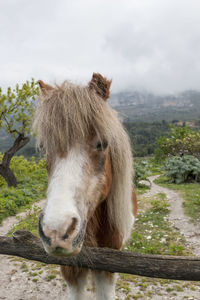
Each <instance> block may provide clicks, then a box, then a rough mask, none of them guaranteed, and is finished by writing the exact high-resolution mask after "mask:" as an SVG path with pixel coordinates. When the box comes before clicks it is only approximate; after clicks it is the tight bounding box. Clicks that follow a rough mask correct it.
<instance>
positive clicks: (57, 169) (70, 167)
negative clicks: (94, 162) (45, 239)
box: [43, 148, 87, 230]
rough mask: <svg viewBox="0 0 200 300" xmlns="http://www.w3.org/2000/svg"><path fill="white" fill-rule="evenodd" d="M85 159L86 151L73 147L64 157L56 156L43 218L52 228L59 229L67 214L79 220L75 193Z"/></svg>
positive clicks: (80, 183) (80, 182)
mask: <svg viewBox="0 0 200 300" xmlns="http://www.w3.org/2000/svg"><path fill="white" fill-rule="evenodd" d="M86 160H87V155H86V153H83V152H82V153H81V150H80V149H76V148H73V149H71V150H70V152H69V154H68V155H67V157H66V158H58V157H57V159H56V161H55V165H54V169H53V172H52V175H51V178H50V182H49V186H48V190H47V205H46V208H45V213H44V220H43V221H44V224H45V225H47V226H48V227H49V228H51V229H52V230H59V227H60V226H62V224H63V222H64V221H65V219H66V217H67V216H69V217H75V218H77V219H78V220H79V221H80V216H79V214H78V209H77V203H76V201H75V194H76V191H77V188H80V187H81V185H82V184H83V166H84V164H85V162H86ZM79 223H80V222H79Z"/></svg>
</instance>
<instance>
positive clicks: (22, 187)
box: [0, 155, 47, 223]
mask: <svg viewBox="0 0 200 300" xmlns="http://www.w3.org/2000/svg"><path fill="white" fill-rule="evenodd" d="M2 157H3V155H0V159H2ZM45 165H46V164H45V161H44V160H43V159H41V160H40V161H39V162H38V163H36V161H35V159H34V157H33V158H32V159H31V161H27V160H26V159H25V158H24V157H23V156H19V157H18V156H14V157H13V158H12V160H11V165H10V168H11V170H12V171H13V172H14V173H15V174H16V176H17V178H18V185H17V187H8V186H7V184H6V182H5V180H4V178H3V177H0V223H1V222H2V220H3V219H4V218H5V217H8V216H12V215H15V214H16V213H17V212H19V211H20V210H22V209H25V208H28V207H30V204H32V203H33V202H36V201H38V200H40V199H41V198H42V197H44V196H45V190H46V186H47V174H46V166H45Z"/></svg>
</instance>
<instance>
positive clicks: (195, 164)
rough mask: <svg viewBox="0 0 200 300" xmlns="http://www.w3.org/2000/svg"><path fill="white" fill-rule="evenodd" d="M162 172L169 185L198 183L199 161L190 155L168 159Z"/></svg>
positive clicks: (199, 179) (199, 175)
mask: <svg viewBox="0 0 200 300" xmlns="http://www.w3.org/2000/svg"><path fill="white" fill-rule="evenodd" d="M163 170H164V171H165V175H166V176H167V177H169V178H170V182H171V183H177V184H180V183H183V182H192V181H196V182H199V181H200V161H199V160H198V159H197V158H196V157H194V156H192V155H185V156H182V157H179V156H175V157H171V158H169V159H168V160H167V162H166V164H165V165H164V167H163Z"/></svg>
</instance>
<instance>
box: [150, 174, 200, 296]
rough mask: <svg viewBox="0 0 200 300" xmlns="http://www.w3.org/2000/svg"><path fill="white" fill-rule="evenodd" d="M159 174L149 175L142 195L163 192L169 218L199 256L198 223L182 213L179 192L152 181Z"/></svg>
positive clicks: (199, 230)
mask: <svg viewBox="0 0 200 300" xmlns="http://www.w3.org/2000/svg"><path fill="white" fill-rule="evenodd" d="M159 176H160V175H156V176H151V177H149V180H150V182H151V189H150V191H149V192H147V193H146V194H145V195H144V196H145V197H151V196H153V195H155V194H157V193H164V194H165V195H166V197H167V199H168V202H169V204H170V213H169V220H170V221H171V222H172V223H173V225H174V226H175V227H176V228H177V229H178V230H179V231H180V233H181V234H183V235H184V237H185V239H186V241H187V243H188V245H189V246H190V248H191V252H192V253H193V254H194V255H196V256H200V224H199V225H194V224H193V223H191V222H190V220H189V218H188V217H187V216H186V215H185V214H184V211H183V207H182V202H183V199H182V198H181V197H180V195H179V193H177V192H175V191H173V190H170V189H167V188H164V187H161V186H159V185H157V184H155V183H154V182H153V181H154V180H155V179H156V178H158V177H159ZM199 299H200V298H199Z"/></svg>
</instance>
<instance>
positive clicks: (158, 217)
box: [126, 193, 189, 255]
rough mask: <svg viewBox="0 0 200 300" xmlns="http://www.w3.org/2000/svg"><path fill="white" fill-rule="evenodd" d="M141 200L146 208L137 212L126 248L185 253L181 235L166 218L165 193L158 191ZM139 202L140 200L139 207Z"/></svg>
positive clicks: (142, 251) (153, 252) (163, 252)
mask: <svg viewBox="0 0 200 300" xmlns="http://www.w3.org/2000/svg"><path fill="white" fill-rule="evenodd" d="M143 201H144V202H146V203H143V204H142V205H143V206H146V207H145V208H146V209H145V210H144V211H142V212H139V214H138V217H137V219H136V223H135V229H134V231H133V233H132V236H131V239H130V240H129V242H128V243H127V246H126V247H127V249H128V250H129V251H133V252H139V253H149V254H166V255H187V254H188V253H189V252H188V250H186V249H185V240H184V238H183V236H181V235H180V233H179V231H178V230H176V229H175V228H173V226H172V225H171V224H170V223H169V221H168V219H167V215H168V213H169V209H168V206H169V205H168V203H167V200H166V197H165V195H164V194H162V193H160V194H157V195H156V196H154V197H152V198H151V199H150V200H149V199H148V198H147V199H145V200H144V198H143ZM140 204H141V200H140V203H139V207H141V205H140Z"/></svg>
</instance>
